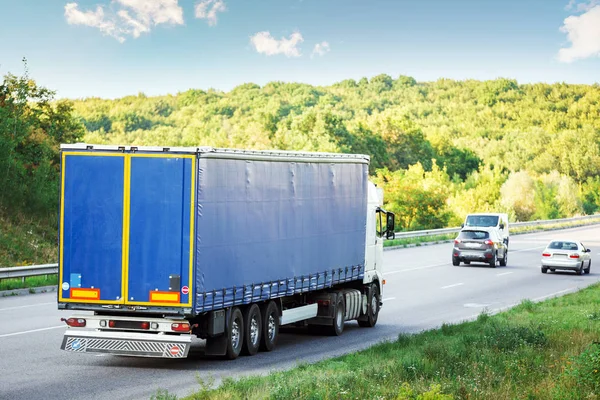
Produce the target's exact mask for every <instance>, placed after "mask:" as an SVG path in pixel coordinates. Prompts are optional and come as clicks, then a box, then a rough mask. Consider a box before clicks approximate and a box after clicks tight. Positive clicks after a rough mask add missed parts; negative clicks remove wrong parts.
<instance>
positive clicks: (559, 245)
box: [548, 242, 577, 250]
mask: <svg viewBox="0 0 600 400" xmlns="http://www.w3.org/2000/svg"><path fill="white" fill-rule="evenodd" d="M548 248H549V249H555V250H577V243H573V242H552V243H550V246H548Z"/></svg>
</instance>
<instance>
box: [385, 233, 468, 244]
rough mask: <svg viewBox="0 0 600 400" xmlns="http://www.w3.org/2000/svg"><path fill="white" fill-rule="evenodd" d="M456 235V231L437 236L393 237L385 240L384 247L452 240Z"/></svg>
mask: <svg viewBox="0 0 600 400" xmlns="http://www.w3.org/2000/svg"><path fill="white" fill-rule="evenodd" d="M455 237H456V233H448V234H444V235H435V236H420V237H414V238H402V239H392V240H386V241H385V242H383V246H384V247H396V246H404V247H407V246H408V245H413V244H414V245H417V246H419V245H421V244H423V243H432V242H433V243H437V242H442V241H446V240H451V239H454V238H455Z"/></svg>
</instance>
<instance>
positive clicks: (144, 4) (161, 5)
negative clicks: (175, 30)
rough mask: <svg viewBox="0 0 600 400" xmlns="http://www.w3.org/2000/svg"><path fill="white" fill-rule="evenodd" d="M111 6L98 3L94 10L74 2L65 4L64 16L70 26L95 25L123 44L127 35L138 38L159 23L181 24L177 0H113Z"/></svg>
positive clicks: (181, 14)
mask: <svg viewBox="0 0 600 400" xmlns="http://www.w3.org/2000/svg"><path fill="white" fill-rule="evenodd" d="M111 8H114V9H116V12H115V11H113V10H109V11H108V12H105V11H104V7H103V6H101V5H97V6H96V10H95V11H81V10H80V9H79V6H78V4H77V3H67V4H66V5H65V18H66V20H67V23H68V24H70V25H86V26H90V27H93V28H98V29H99V30H100V32H102V33H103V34H105V35H108V36H112V37H114V38H115V39H117V40H118V41H119V42H121V43H123V42H124V41H125V38H126V37H127V36H133V37H134V38H137V37H139V36H140V35H141V34H142V33H147V32H150V30H151V28H152V26H156V25H159V24H175V25H182V24H183V10H182V9H181V7H179V5H178V0H152V1H148V0H112V2H111Z"/></svg>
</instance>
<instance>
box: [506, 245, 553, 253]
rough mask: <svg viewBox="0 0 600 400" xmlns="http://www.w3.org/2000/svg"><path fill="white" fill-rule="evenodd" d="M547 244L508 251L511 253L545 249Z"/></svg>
mask: <svg viewBox="0 0 600 400" xmlns="http://www.w3.org/2000/svg"><path fill="white" fill-rule="evenodd" d="M545 248H546V246H538V247H530V248H528V249H521V250H513V251H510V250H509V251H508V252H509V253H520V252H521V251H530V250H539V249H545Z"/></svg>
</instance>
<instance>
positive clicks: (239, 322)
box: [225, 307, 244, 360]
mask: <svg viewBox="0 0 600 400" xmlns="http://www.w3.org/2000/svg"><path fill="white" fill-rule="evenodd" d="M228 325H229V326H228V327H227V352H226V353H225V357H227V358H228V359H230V360H233V359H235V358H237V357H238V356H239V355H240V352H241V351H242V343H243V342H244V317H243V316H242V312H241V311H240V309H239V308H238V307H234V308H233V309H232V310H231V317H230V318H229V324H228Z"/></svg>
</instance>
